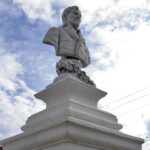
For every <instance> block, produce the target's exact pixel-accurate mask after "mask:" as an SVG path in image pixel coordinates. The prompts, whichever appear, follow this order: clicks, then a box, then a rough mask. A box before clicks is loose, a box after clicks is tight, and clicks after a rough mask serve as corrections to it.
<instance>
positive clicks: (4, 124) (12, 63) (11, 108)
mask: <svg viewBox="0 0 150 150" xmlns="http://www.w3.org/2000/svg"><path fill="white" fill-rule="evenodd" d="M16 57H17V56H16V55H13V54H10V53H6V51H4V50H2V51H1V53H0V66H1V69H0V127H1V128H0V139H3V138H6V137H8V136H12V135H14V134H16V133H19V132H21V130H20V127H21V126H22V125H24V123H25V121H26V119H27V117H29V116H30V115H31V114H33V113H35V112H38V111H40V110H41V109H43V108H44V107H45V105H44V104H43V103H42V102H40V101H38V100H35V99H34V98H33V95H34V94H35V91H33V90H32V89H30V88H29V87H28V86H27V85H26V83H25V82H24V81H23V80H21V78H19V76H18V75H21V74H23V68H22V66H21V64H19V63H18V62H17V61H16ZM10 123H11V126H10Z"/></svg>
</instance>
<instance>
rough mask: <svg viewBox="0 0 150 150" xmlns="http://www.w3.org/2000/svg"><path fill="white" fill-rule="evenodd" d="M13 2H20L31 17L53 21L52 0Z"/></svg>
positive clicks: (16, 0)
mask: <svg viewBox="0 0 150 150" xmlns="http://www.w3.org/2000/svg"><path fill="white" fill-rule="evenodd" d="M13 2H14V3H16V4H19V6H20V7H21V8H22V10H23V11H24V12H25V13H26V14H27V16H28V18H29V19H33V20H35V19H41V20H44V21H46V22H50V23H52V22H53V18H52V15H53V14H54V12H53V10H52V7H51V6H52V2H51V1H50V0H44V1H43V0H34V1H31V0H13Z"/></svg>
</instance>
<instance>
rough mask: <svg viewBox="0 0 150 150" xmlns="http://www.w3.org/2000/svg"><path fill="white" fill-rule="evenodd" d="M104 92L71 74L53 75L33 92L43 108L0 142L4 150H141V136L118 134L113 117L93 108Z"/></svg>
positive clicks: (119, 126)
mask: <svg viewBox="0 0 150 150" xmlns="http://www.w3.org/2000/svg"><path fill="white" fill-rule="evenodd" d="M106 94H107V93H106V92H104V91H102V90H99V89H96V88H95V87H92V86H89V85H87V84H85V83H83V82H81V81H79V80H78V79H76V78H75V77H73V76H71V75H65V76H63V77H61V78H60V79H59V78H57V79H56V80H55V82H54V83H53V84H51V85H49V86H47V88H46V89H45V90H43V91H41V92H39V93H37V94H35V97H36V98H38V99H42V100H43V101H44V102H45V103H46V105H47V107H46V109H45V110H43V111H41V112H39V113H37V114H34V115H32V116H31V117H29V118H28V120H27V121H26V125H24V126H23V127H22V128H21V129H22V131H23V133H21V134H19V135H17V136H14V137H11V138H8V139H6V140H3V141H1V142H0V144H2V145H3V146H4V150H85V149H86V150H141V144H142V143H143V142H144V141H143V139H140V138H136V137H133V136H129V135H126V134H123V133H121V132H120V131H119V130H120V129H121V128H122V125H121V124H119V123H118V121H117V118H116V116H114V115H113V114H111V113H108V112H105V111H102V110H98V109H97V102H98V100H99V99H101V98H103V97H104V96H105V95H106Z"/></svg>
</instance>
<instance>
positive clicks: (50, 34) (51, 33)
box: [43, 27, 60, 45]
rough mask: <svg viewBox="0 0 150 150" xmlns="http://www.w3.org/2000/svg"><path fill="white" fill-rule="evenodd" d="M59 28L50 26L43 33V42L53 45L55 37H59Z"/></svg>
mask: <svg viewBox="0 0 150 150" xmlns="http://www.w3.org/2000/svg"><path fill="white" fill-rule="evenodd" d="M59 32H60V28H59V27H52V28H50V29H49V30H48V31H47V33H46V34H45V37H44V39H43V43H46V44H50V45H53V44H54V43H55V42H56V41H57V38H58V37H59Z"/></svg>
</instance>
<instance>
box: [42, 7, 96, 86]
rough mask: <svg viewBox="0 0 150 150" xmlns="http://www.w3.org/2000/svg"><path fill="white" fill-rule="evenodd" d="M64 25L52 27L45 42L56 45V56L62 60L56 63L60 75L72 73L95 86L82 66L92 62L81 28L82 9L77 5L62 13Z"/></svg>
mask: <svg viewBox="0 0 150 150" xmlns="http://www.w3.org/2000/svg"><path fill="white" fill-rule="evenodd" d="M62 21H63V25H62V26H61V27H52V28H50V29H49V30H48V32H47V33H46V35H45V37H44V39H43V43H46V44H50V45H52V46H54V48H55V53H56V56H61V60H60V61H59V62H58V63H57V64H56V71H57V73H58V75H60V74H62V73H71V74H73V75H74V76H76V77H77V78H79V79H80V80H82V81H84V82H85V83H87V84H90V85H92V86H95V84H94V83H93V81H91V80H90V79H89V77H88V76H87V75H86V73H85V72H84V71H81V68H85V67H87V66H88V65H89V64H90V63H91V59H90V55H89V50H88V48H87V46H86V43H85V40H84V38H83V36H82V33H81V31H80V30H79V28H78V27H79V25H80V22H81V11H80V10H79V8H78V7H77V6H72V7H68V8H66V9H65V10H64V11H63V14H62Z"/></svg>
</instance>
